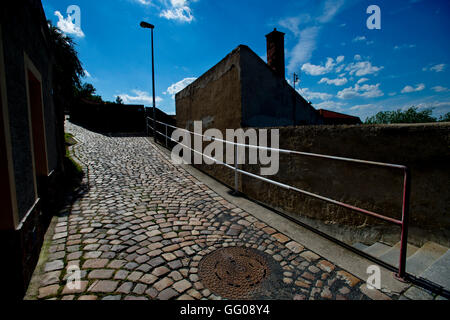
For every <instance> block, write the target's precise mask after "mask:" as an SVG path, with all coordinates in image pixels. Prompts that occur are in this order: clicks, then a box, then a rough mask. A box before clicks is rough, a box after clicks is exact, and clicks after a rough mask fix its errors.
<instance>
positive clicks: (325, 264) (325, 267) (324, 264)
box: [317, 260, 335, 272]
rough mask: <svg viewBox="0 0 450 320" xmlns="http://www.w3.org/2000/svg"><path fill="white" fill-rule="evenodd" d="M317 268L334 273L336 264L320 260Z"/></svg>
mask: <svg viewBox="0 0 450 320" xmlns="http://www.w3.org/2000/svg"><path fill="white" fill-rule="evenodd" d="M317 266H318V267H319V268H320V269H322V270H323V271H325V272H332V271H333V270H334V268H335V266H334V264H332V263H331V262H329V261H327V260H320V261H319V262H318V263H317Z"/></svg>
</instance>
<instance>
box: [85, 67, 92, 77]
mask: <svg viewBox="0 0 450 320" xmlns="http://www.w3.org/2000/svg"><path fill="white" fill-rule="evenodd" d="M83 72H84V76H85V77H86V78H92V76H91V74H90V73H89V72H88V71H87V70H86V69H84V70H83Z"/></svg>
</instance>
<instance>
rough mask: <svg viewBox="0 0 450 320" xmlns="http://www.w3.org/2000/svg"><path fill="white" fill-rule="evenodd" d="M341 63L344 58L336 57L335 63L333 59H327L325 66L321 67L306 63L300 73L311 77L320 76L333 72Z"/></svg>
mask: <svg viewBox="0 0 450 320" xmlns="http://www.w3.org/2000/svg"><path fill="white" fill-rule="evenodd" d="M342 61H344V56H339V57H337V58H336V61H335V60H334V59H333V58H327V61H326V62H325V64H321V65H314V64H311V63H309V62H308V63H305V64H304V65H303V66H302V71H304V72H306V73H307V74H309V75H312V76H320V75H323V74H326V73H329V72H331V71H333V69H334V67H335V66H336V65H338V64H339V63H341V62H342ZM338 72H339V71H338Z"/></svg>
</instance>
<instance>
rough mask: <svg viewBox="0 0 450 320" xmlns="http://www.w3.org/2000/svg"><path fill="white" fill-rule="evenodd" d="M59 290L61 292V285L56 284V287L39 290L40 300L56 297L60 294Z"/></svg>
mask: <svg viewBox="0 0 450 320" xmlns="http://www.w3.org/2000/svg"><path fill="white" fill-rule="evenodd" d="M58 290H59V285H58V284H54V285H51V286H47V287H42V288H39V295H38V298H39V299H42V298H47V297H49V296H54V295H56V294H57V293H58Z"/></svg>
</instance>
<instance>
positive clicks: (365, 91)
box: [337, 83, 384, 100]
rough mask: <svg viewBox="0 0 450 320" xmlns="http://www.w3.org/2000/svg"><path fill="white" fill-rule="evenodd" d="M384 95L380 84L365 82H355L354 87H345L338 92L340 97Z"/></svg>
mask: <svg viewBox="0 0 450 320" xmlns="http://www.w3.org/2000/svg"><path fill="white" fill-rule="evenodd" d="M382 96H384V93H383V92H382V91H381V90H380V84H379V83H377V84H375V85H369V84H365V85H362V86H360V85H359V84H355V86H354V87H349V88H345V89H343V90H341V91H339V92H338V93H337V97H338V98H339V99H344V100H348V99H353V98H357V97H364V98H377V97H382Z"/></svg>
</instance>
